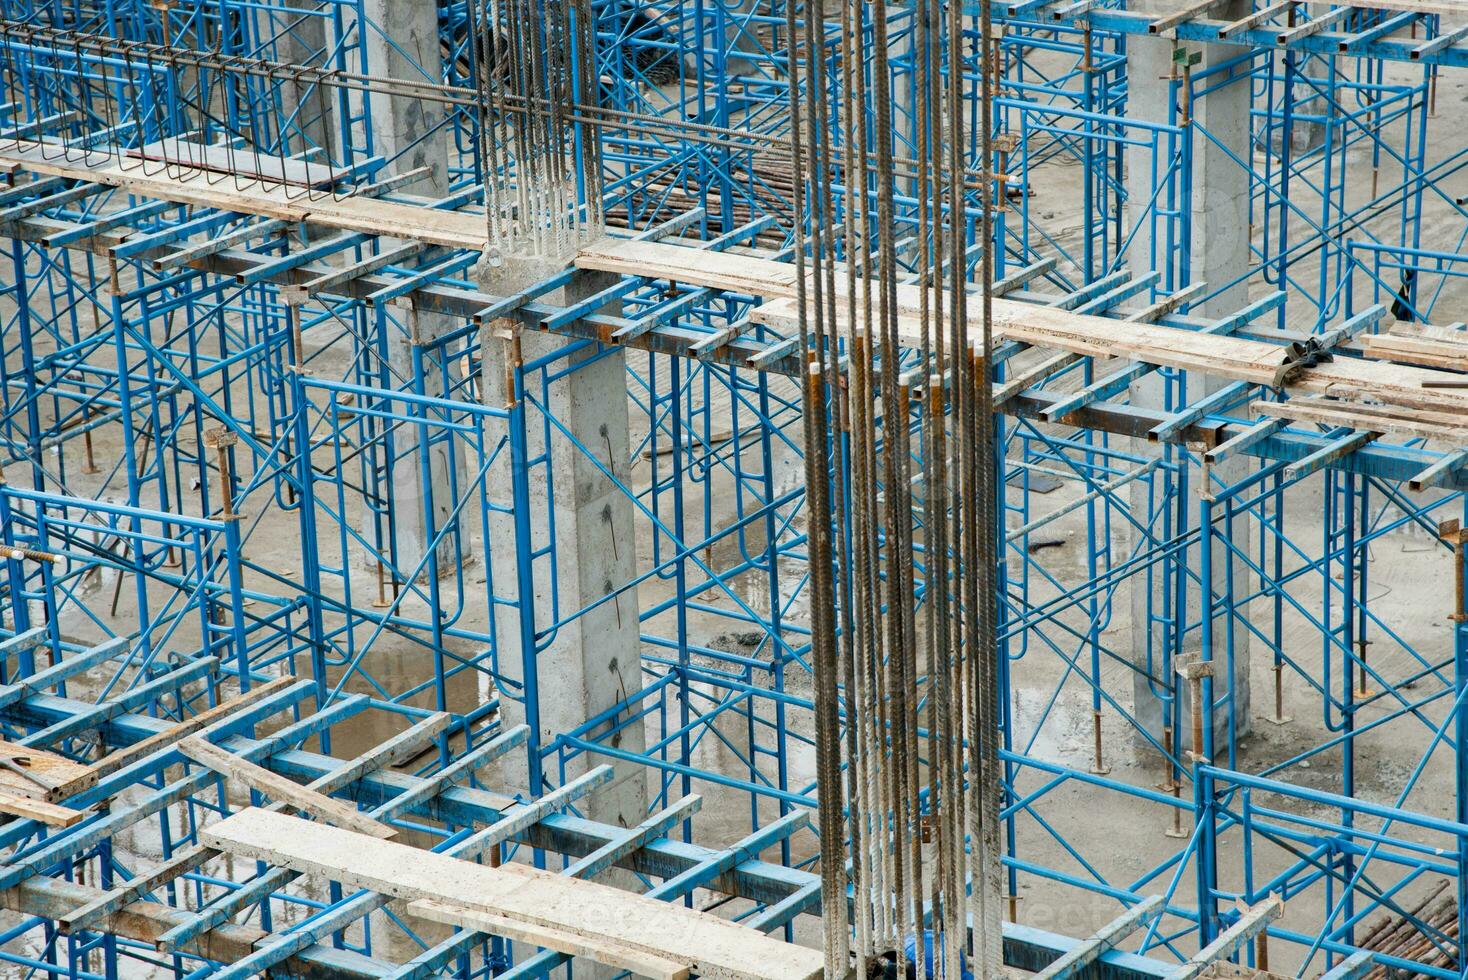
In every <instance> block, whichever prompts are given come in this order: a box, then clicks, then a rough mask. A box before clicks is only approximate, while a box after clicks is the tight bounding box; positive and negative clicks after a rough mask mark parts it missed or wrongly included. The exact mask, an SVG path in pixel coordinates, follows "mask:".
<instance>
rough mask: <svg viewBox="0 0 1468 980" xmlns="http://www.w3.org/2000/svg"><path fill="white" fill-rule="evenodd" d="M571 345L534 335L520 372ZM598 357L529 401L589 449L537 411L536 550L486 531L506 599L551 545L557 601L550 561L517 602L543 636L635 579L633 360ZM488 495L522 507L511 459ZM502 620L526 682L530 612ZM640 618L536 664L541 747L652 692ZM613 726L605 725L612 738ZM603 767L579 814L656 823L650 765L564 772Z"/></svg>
mask: <svg viewBox="0 0 1468 980" xmlns="http://www.w3.org/2000/svg"><path fill="white" fill-rule="evenodd" d="M563 267H564V266H563V264H561V263H556V262H550V261H544V260H535V259H515V258H511V259H509V260H507V261H505V262H504V264H502V265H500V266H499V267H496V268H486V267H483V266H481V270H480V276H479V284H480V288H481V289H483V290H484V291H486V292H488V293H491V294H493V295H497V296H508V295H513V294H515V293H518V292H521V291H522V290H525V289H528V288H529V287H531V286H533V285H534V284H536V283H538V282H542V281H544V280H545V279H547V278H549V277H550V276H552V275H555V274H557V273H559V272H560V271H561V269H562V268H563ZM613 281H615V279H614V277H611V276H607V275H604V274H589V273H587V274H582V275H581V276H579V277H578V278H577V279H576V280H575V281H574V282H573V283H572V284H571V285H570V286H568V287H566V288H565V289H563V290H561V291H560V294H559V295H558V296H557V295H555V294H552V295H550V296H548V297H547V301H548V302H552V303H562V304H570V303H573V302H576V301H577V300H579V299H582V298H585V297H586V296H589V295H591V294H593V293H595V292H597V291H598V290H601V289H604V288H606V287H607V286H608V285H610V284H611V283H612V282H613ZM481 343H482V344H483V364H484V367H483V392H484V395H483V397H484V401H485V404H487V405H491V406H495V407H499V406H504V405H506V404H507V403H508V401H509V398H508V394H509V392H508V391H507V379H506V375H505V366H506V358H507V356H509V355H508V351H507V342H506V341H505V340H503V339H501V338H499V337H496V336H494V335H493V333H492V332H491V331H490V330H489V329H486V332H485V335H484V336H483V338H482V340H481ZM565 343H566V341H565V340H563V339H561V338H558V337H554V336H549V335H545V334H540V333H536V332H533V331H525V332H522V333H521V334H520V339H519V348H520V357H521V358H522V360H523V361H530V360H534V359H536V358H538V357H541V356H544V355H546V354H550V353H552V352H554V351H555V350H557V349H558V348H559V347H561V346H562V345H564V344H565ZM594 358H595V352H594V351H582V352H579V353H577V354H576V355H574V356H573V357H572V358H571V359H570V360H569V361H565V360H563V361H558V362H556V370H557V371H558V372H560V371H565V370H566V369H567V368H569V367H570V366H571V365H572V364H574V363H578V362H581V363H582V366H580V367H578V368H576V369H575V370H574V371H570V372H569V373H567V374H566V375H565V376H564V377H561V378H558V379H557V380H555V381H553V382H552V383H551V384H550V386H549V390H545V391H542V390H541V389H540V388H539V387H538V386H536V387H533V388H532V390H531V392H530V394H531V395H533V396H534V397H535V398H536V399H537V400H542V399H543V403H544V404H545V407H546V410H547V411H549V412H550V414H551V415H552V417H554V418H555V419H557V420H558V421H559V423H560V424H561V425H563V426H565V427H566V429H567V430H569V432H570V433H571V434H572V435H573V436H574V437H575V440H576V442H578V443H580V447H578V446H577V445H573V443H572V441H571V440H570V439H568V438H566V436H565V435H564V434H563V433H561V432H560V431H558V430H557V429H556V428H555V427H554V426H552V427H551V432H550V437H549V445H547V439H546V429H545V426H544V425H543V424H542V421H543V419H542V416H541V413H540V411H539V409H537V408H535V407H533V406H527V408H526V412H527V414H528V417H527V420H526V426H525V428H526V435H527V444H528V448H527V456H528V457H529V458H531V459H534V458H536V457H539V456H541V455H543V454H546V453H549V457H550V481H549V482H550V484H551V486H550V499H549V501H547V500H546V499H545V494H546V492H547V488H546V479H545V475H544V471H543V470H539V469H537V470H536V471H534V472H532V473H530V474H529V483H530V507H529V513H528V517H529V524H530V537H531V540H530V541H528V542H527V541H522V540H518V538H517V533H516V527H515V517H514V515H513V514H510V513H491V515H490V520H489V527H488V529H487V534H488V536H489V541H490V555H491V557H490V565H491V571H492V576H491V580H492V581H493V582H494V583H495V591H496V594H497V595H500V596H507V595H509V596H512V595H515V594H516V593H517V591H518V587H517V584H516V583H517V576H518V572H519V566H518V560H519V558H518V556H519V553H521V552H524V551H525V550H526V549H528V548H535V549H540V548H544V547H546V546H547V545H549V544H551V543H552V541H551V535H552V534H554V542H553V543H554V545H555V551H556V559H555V560H556V561H557V563H558V564H557V571H558V577H557V581H556V583H555V588H556V593H555V594H554V595H553V594H552V589H553V584H552V580H551V565H550V560H549V559H548V558H542V559H540V560H537V561H536V562H535V566H534V595H531V596H526V595H521V596H520V600H521V601H522V602H523V603H525V604H527V606H528V607H529V609H530V610H531V611H532V612H533V615H534V617H535V628H536V630H537V631H540V632H543V631H545V630H547V629H548V628H549V627H550V626H551V625H552V624H553V623H554V618H553V603H558V605H559V610H560V614H561V615H562V616H563V617H564V616H569V615H571V614H572V613H574V612H576V611H577V610H579V609H583V608H586V607H587V606H589V605H591V604H592V603H594V602H596V601H598V600H600V599H602V598H604V597H606V596H608V595H610V594H612V593H613V592H616V591H617V590H618V589H620V588H622V587H623V586H624V585H626V583H628V582H630V581H631V580H632V579H633V577H634V576H635V575H636V573H637V546H636V540H635V529H634V527H633V512H634V511H633V505H632V501H631V500H630V499H629V498H628V497H627V496H626V495H625V494H623V493H622V491H621V490H620V489H618V487H617V486H616V484H615V483H613V481H612V480H611V479H610V478H608V476H607V474H606V472H603V470H602V468H601V467H605V468H606V471H609V472H611V473H612V474H614V475H615V477H616V479H617V480H620V481H622V482H623V483H626V482H627V480H628V474H627V470H628V455H629V453H630V448H629V437H628V415H627V364H626V357H625V355H624V354H623V352H622V351H621V350H620V349H619V350H617V351H616V352H614V353H612V354H610V355H607V356H605V357H601V358H595V359H594ZM532 384H534V382H532ZM488 429H489V432H488V434H489V438H490V441H491V445H493V444H495V443H497V442H498V441H499V439H500V438H501V437H504V438H506V439H508V437H509V427H508V423H505V422H499V421H497V420H492V421H491V424H490V426H488ZM583 449H584V451H583ZM588 454H590V455H588ZM592 456H594V457H595V460H593V459H592V458H591V457H592ZM488 485H489V486H488V492H489V496H490V500H491V502H492V503H494V504H495V505H497V506H500V507H510V506H513V505H514V504H515V499H514V492H513V473H512V470H511V461H510V459H509V458H508V449H507V450H506V457H505V458H504V459H503V460H502V461H500V462H499V463H497V464H496V465H495V466H494V467H493V468H492V469H491V472H490V474H489V476H488ZM547 504H549V507H548V506H547ZM552 509H553V512H554V528H552V526H551V520H550V518H551V510H552ZM493 612H494V617H495V634H496V637H497V641H498V648H499V665H500V669H501V670H502V671H503V672H504V673H505V674H507V675H508V676H510V677H511V678H514V679H516V680H523V676H524V675H523V656H522V646H521V642H520V636H521V633H520V628H521V612H520V610H519V609H517V608H514V607H510V606H505V605H496V606H495V607H494V610H493ZM638 612H639V608H638V601H637V593H636V590H630V591H628V592H626V593H622V594H620V595H618V596H617V598H616V599H614V600H610V601H607V602H604V603H602V604H601V605H599V606H597V607H596V608H594V609H592V610H590V611H589V612H587V613H585V614H583V615H581V616H580V617H578V618H576V619H575V620H574V621H571V622H568V623H565V624H564V625H562V626H561V627H560V628H559V629H558V630H556V632H555V636H554V638H553V639H552V640H551V641H550V643H549V645H548V646H547V647H546V648H545V649H543V650H541V651H540V653H539V654H538V656H537V657H536V660H535V663H536V668H537V673H538V676H539V681H540V697H539V699H538V702H537V703H538V707H539V712H540V724H539V729H540V731H539V737H540V740H541V742H542V743H543V744H544V743H548V742H550V741H551V740H553V739H554V738H555V737H556V735H557V734H559V733H562V732H567V731H570V730H572V729H575V728H578V727H580V726H581V725H582V724H583V723H585V722H586V721H587V720H588V719H590V718H593V717H595V716H597V715H600V714H601V713H603V712H605V711H607V710H609V709H611V708H612V707H613V706H614V705H616V704H617V703H619V702H621V701H623V700H625V699H626V698H628V697H630V696H632V695H635V694H636V693H637V692H638V691H639V690H641V689H642V671H641V642H640V639H639V634H638ZM504 713H505V715H506V720H507V723H508V724H517V723H519V722H520V721H523V720H524V710H523V708H522V706H521V705H519V704H516V703H514V702H507V704H506V707H505V709H504ZM611 727H612V724H611V723H610V722H609V723H608V724H607V725H606V728H607V729H610V728H611ZM608 744H609V745H612V746H614V747H616V748H619V749H622V750H624V751H627V752H641V751H643V750H644V749H645V747H646V737H645V735H644V731H643V728H642V726H641V725H640V724H634V725H632V726H630V727H628V728H627V729H625V730H623V731H621V732H619V733H617V734H616V735H613V736H612V737H611V739H610V740H609V742H608ZM602 762H609V763H612V764H613V765H615V767H616V770H617V774H616V777H615V778H614V780H613V781H612V782H611V783H610V784H608V785H607V786H605V787H603V788H602V789H601V790H599V791H598V792H596V793H594V794H593V795H592V796H591V797H590V798H589V800H588V801H587V802H586V803H584V804H582V807H583V810H584V811H585V812H586V814H587V816H588V817H589V818H590V819H593V820H601V821H605V822H607V823H612V824H618V825H620V826H624V827H625V826H631V825H633V824H636V823H637V822H638V821H640V820H641V819H642V818H643V817H644V816H645V815H646V812H647V803H648V793H647V771H646V770H645V769H644V768H643V767H642V766H638V765H629V764H627V763H625V762H615V761H614V760H611V759H605V758H595V757H593V758H590V759H588V758H586V757H585V756H582V757H580V758H578V759H577V760H576V763H575V765H574V766H572V767H570V768H569V769H568V771H567V773H566V778H574V777H575V776H577V775H579V774H581V773H583V772H585V771H586V770H587V769H588V768H590V767H591V766H593V765H597V764H600V763H602ZM546 775H547V778H550V779H553V780H556V781H559V772H558V771H551V770H549V769H548V770H547V773H546ZM614 877H615V875H614Z"/></svg>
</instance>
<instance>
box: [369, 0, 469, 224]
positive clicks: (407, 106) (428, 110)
mask: <svg viewBox="0 0 1468 980" xmlns="http://www.w3.org/2000/svg"><path fill="white" fill-rule="evenodd" d="M362 6H363V11H364V12H365V13H366V15H367V17H368V18H369V19H370V20H371V22H372V26H370V27H369V26H367V25H365V24H364V25H363V26H362V32H363V33H364V34H365V35H366V38H365V40H366V44H367V64H368V67H369V69H370V71H371V73H372V74H374V75H378V76H386V77H389V78H400V79H403V80H405V81H415V82H440V81H442V80H443V55H442V51H441V49H440V47H439V43H438V6H437V4H432V3H422V2H409V3H403V2H401V0H364V2H363V5H362ZM389 39H390V40H389ZM371 109H372V112H371V117H372V140H373V144H372V145H373V147H374V148H375V149H376V152H377V153H379V154H381V155H382V156H384V157H387V158H388V160H389V161H392V162H393V167H392V172H393V173H402V172H404V171H407V170H413V169H416V168H418V167H431V168H433V174H432V176H431V177H429V178H428V179H426V180H423V181H420V182H419V183H417V184H415V185H414V190H415V191H416V192H417V193H419V194H425V195H428V196H429V197H442V196H443V195H444V194H446V193H447V192H448V153H449V141H448V131H447V129H446V128H445V127H444V125H443V122H444V119H445V114H444V107H443V106H442V105H440V104H438V103H436V102H427V101H424V100H421V99H413V98H405V97H403V96H394V97H390V96H388V95H387V94H386V93H383V92H373V93H372V95H371Z"/></svg>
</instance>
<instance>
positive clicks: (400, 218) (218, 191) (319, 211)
mask: <svg viewBox="0 0 1468 980" xmlns="http://www.w3.org/2000/svg"><path fill="white" fill-rule="evenodd" d="M48 155H49V156H50V158H49V159H48ZM70 156H71V159H70V160H68V159H67V158H66V156H65V155H64V151H63V147H62V146H60V145H59V144H50V143H48V144H42V143H37V142H33V141H26V140H22V141H19V142H18V143H17V144H16V145H15V146H8V145H7V146H6V147H5V148H4V150H3V151H0V166H3V165H5V164H18V165H19V166H21V167H23V168H25V169H26V170H30V171H32V172H34V173H39V174H50V175H53V176H58V177H69V178H71V179H73V180H87V181H91V182H92V183H96V184H105V185H107V186H109V187H120V188H123V189H125V190H127V191H129V192H130V193H133V194H139V195H141V196H143V197H151V198H154V199H157V200H163V201H174V202H177V203H179V204H192V205H195V206H197V207H206V208H218V209H220V210H222V211H233V212H235V213H238V214H258V215H263V216H265V217H268V218H279V219H281V220H283V221H291V222H300V221H305V222H310V223H312V224H317V225H321V226H323V227H327V228H340V229H343V230H346V231H360V232H365V233H367V234H372V235H387V236H389V237H392V238H406V239H411V240H416V241H422V242H428V243H430V244H433V245H444V246H447V247H449V248H470V249H474V250H476V251H483V250H484V248H485V244H486V231H485V225H484V218H483V216H481V215H476V214H463V213H460V212H456V211H445V210H442V209H437V208H425V207H419V206H418V205H414V204H398V203H395V202H393V201H383V200H378V199H376V198H370V197H349V198H345V199H342V200H336V199H335V198H333V197H332V196H330V195H325V196H323V197H321V198H320V199H317V200H308V199H307V198H306V197H305V196H304V195H303V194H302V193H301V191H300V190H299V189H291V188H287V187H285V186H283V185H281V184H279V183H275V182H272V181H265V180H256V179H249V178H248V177H245V178H243V179H240V180H238V181H237V180H233V179H231V180H228V181H222V182H219V183H218V184H217V185H211V183H210V181H211V180H212V181H218V180H219V177H218V175H217V174H212V173H211V172H210V171H208V170H203V169H199V168H190V167H179V166H172V165H170V166H169V167H168V168H166V171H165V172H162V173H152V174H148V173H144V171H143V166H142V164H141V163H137V162H135V163H132V164H130V165H123V164H121V163H119V162H118V160H117V159H116V158H114V157H112V156H109V155H107V154H104V153H89V154H85V155H81V156H79V155H78V153H77V151H75V150H72V151H70Z"/></svg>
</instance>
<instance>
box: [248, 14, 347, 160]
mask: <svg viewBox="0 0 1468 980" xmlns="http://www.w3.org/2000/svg"><path fill="white" fill-rule="evenodd" d="M279 3H280V6H279V7H264V6H262V7H259V8H257V9H256V11H255V30H256V36H257V38H258V40H259V43H260V44H261V46H262V49H261V51H260V52H259V54H260V56H261V57H264V58H270V59H275V60H280V61H285V62H289V63H290V64H293V65H310V66H312V67H316V68H330V67H331V65H329V64H323V62H322V58H323V52H324V51H325V50H326V49H327V47H328V45H327V41H326V18H325V16H324V15H322V13H321V10H322V7H323V4H321V3H319V2H317V0H279ZM282 8H284V9H282ZM277 84H278V85H279V88H280V102H281V116H280V118H281V121H282V123H284V121H285V120H287V119H289V120H290V121H291V124H290V126H289V128H288V129H287V132H286V133H285V134H284V135H285V136H286V138H287V147H288V149H289V151H290V152H291V153H301V152H303V151H305V150H307V149H309V148H311V147H320V150H319V151H318V152H317V154H316V155H315V156H313V157H312V158H311V160H312V162H313V163H325V162H326V159H327V157H328V156H330V157H331V158H333V159H334V158H335V156H336V154H337V153H339V152H340V148H339V146H338V145H337V144H338V142H339V141H338V140H337V139H336V131H335V124H334V123H335V110H336V92H335V90H332V89H325V90H321V89H319V88H316V87H307V86H300V85H297V84H295V83H294V82H292V81H290V80H288V79H282V80H279V81H278V82H277Z"/></svg>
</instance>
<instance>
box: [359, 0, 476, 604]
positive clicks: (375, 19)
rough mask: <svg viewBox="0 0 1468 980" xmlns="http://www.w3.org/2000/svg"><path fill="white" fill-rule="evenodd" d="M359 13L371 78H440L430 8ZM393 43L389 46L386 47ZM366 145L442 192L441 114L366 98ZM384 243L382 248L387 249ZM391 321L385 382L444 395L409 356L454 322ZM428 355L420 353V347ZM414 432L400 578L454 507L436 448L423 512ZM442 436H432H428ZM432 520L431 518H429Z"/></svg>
mask: <svg viewBox="0 0 1468 980" xmlns="http://www.w3.org/2000/svg"><path fill="white" fill-rule="evenodd" d="M363 9H364V12H365V13H366V15H367V17H368V18H369V19H370V20H371V22H372V25H373V26H371V27H368V26H366V25H363V27H362V31H363V33H364V34H365V43H366V46H367V56H368V68H369V71H370V73H371V74H373V75H377V76H385V77H390V78H400V79H404V80H407V81H420V82H421V81H434V82H437V81H439V80H441V79H442V77H443V67H442V54H441V50H440V47H439V43H438V10H437V7H436V5H434V4H432V3H403V2H399V0H365V2H364V4H363ZM389 39H391V43H389ZM370 108H371V112H370V122H371V126H372V146H373V149H374V151H375V152H376V153H377V154H379V155H380V156H383V157H386V158H387V159H388V160H389V161H390V163H389V166H388V170H387V172H388V173H390V174H398V173H404V172H407V171H409V170H415V169H417V168H419V167H429V168H431V170H432V172H431V174H430V175H429V176H428V177H426V178H424V179H422V180H420V181H418V182H416V183H415V184H413V185H412V187H411V188H409V189H410V190H411V191H413V192H414V193H416V194H419V195H423V196H426V197H427V198H430V199H433V198H439V197H443V196H444V195H445V194H447V193H448V162H449V158H448V153H449V141H448V132H447V129H446V128H445V127H444V125H443V123H444V119H445V115H444V108H443V107H442V106H440V105H437V104H435V103H432V102H425V101H421V100H419V99H410V98H404V97H401V96H391V95H389V94H387V93H385V92H373V93H372V94H371V96H370ZM393 244H396V243H394V242H388V243H386V244H385V247H389V248H390V247H392V246H393ZM394 316H395V319H397V321H398V322H399V323H401V324H403V325H404V326H405V327H406V329H405V330H398V329H395V328H394V329H390V330H389V334H388V341H387V350H386V352H385V353H386V357H387V363H388V369H389V374H390V376H391V379H392V380H391V384H392V386H393V387H395V388H397V389H399V390H412V391H415V392H416V393H418V394H423V395H428V396H430V397H442V396H443V394H444V383H443V380H442V370H441V366H440V363H439V362H438V361H437V360H436V359H435V358H434V357H433V356H432V355H431V354H430V355H429V356H428V357H427V358H426V359H425V361H426V363H425V370H424V381H423V384H422V385H421V387H417V386H414V385H413V383H412V379H413V351H414V348H415V346H421V345H424V344H428V343H431V342H432V341H433V340H435V339H436V338H438V337H439V336H441V335H442V334H443V333H444V332H446V331H447V330H450V329H452V328H453V327H456V326H458V325H459V323H458V321H456V320H453V319H451V318H449V317H445V316H443V315H441V314H436V313H420V312H418V311H416V310H413V309H412V308H411V306H402V305H400V306H398V307H397V308H395V309H394ZM425 350H426V348H425ZM419 428H421V427H420V426H404V427H401V428H399V429H398V430H397V431H396V432H395V433H394V436H393V438H394V446H393V448H394V457H395V462H394V465H393V467H392V472H391V474H390V481H391V484H392V494H393V516H394V538H395V544H396V548H397V560H398V566H399V568H400V569H401V570H402V572H403V573H404V574H405V575H406V574H407V572H408V571H409V570H410V569H412V568H414V567H415V566H417V564H418V563H419V562H420V561H421V560H422V558H423V555H424V552H425V550H426V548H427V546H428V541H429V540H430V538H431V537H432V535H433V534H434V533H436V532H438V531H441V530H442V529H443V527H444V525H445V523H446V522H447V521H448V519H449V516H450V514H451V513H452V512H453V509H454V501H453V500H452V499H450V497H449V492H448V488H449V476H450V473H449V465H450V464H449V456H448V452H447V449H446V447H445V446H443V445H442V444H441V443H440V444H438V445H436V446H435V447H434V448H433V449H432V450H431V451H430V457H431V458H430V460H429V470H428V472H429V479H430V482H431V483H432V486H433V488H434V492H433V506H432V509H431V511H432V512H431V515H430V513H429V509H428V508H425V506H424V499H425V493H424V487H423V468H422V463H421V457H420V454H419V451H420V445H419V431H418V430H419ZM440 434H441V433H439V432H437V431H431V432H430V435H432V436H437V435H440ZM430 517H431V520H430ZM438 560H439V568H440V571H441V573H443V574H447V573H448V571H449V570H450V569H451V567H452V563H453V562H454V561H456V560H457V556H455V555H454V554H453V552H452V549H451V547H450V545H449V544H448V543H444V544H440V546H439V555H438Z"/></svg>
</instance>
